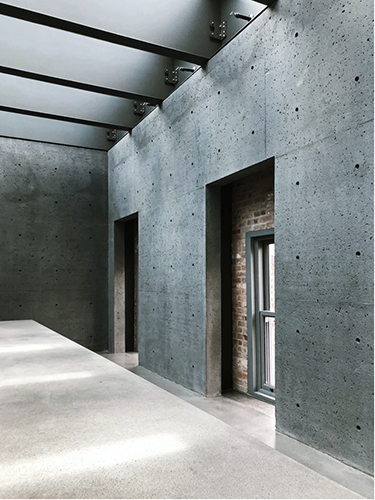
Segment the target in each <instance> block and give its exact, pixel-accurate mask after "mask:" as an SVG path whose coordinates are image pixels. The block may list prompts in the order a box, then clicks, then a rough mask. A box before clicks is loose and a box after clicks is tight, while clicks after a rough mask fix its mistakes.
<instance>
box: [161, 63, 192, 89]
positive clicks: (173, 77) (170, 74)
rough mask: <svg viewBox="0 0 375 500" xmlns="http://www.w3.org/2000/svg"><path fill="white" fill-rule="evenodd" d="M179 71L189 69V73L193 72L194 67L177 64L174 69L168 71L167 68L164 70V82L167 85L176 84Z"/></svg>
mask: <svg viewBox="0 0 375 500" xmlns="http://www.w3.org/2000/svg"><path fill="white" fill-rule="evenodd" d="M179 71H189V72H190V73H194V71H195V67H193V68H185V67H184V66H177V68H176V69H174V70H172V71H169V69H166V70H165V83H168V84H169V85H176V83H178V79H179Z"/></svg>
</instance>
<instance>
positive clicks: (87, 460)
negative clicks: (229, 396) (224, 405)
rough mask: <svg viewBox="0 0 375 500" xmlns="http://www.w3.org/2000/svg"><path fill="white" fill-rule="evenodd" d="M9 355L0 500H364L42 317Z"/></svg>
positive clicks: (3, 385)
mask: <svg viewBox="0 0 375 500" xmlns="http://www.w3.org/2000/svg"><path fill="white" fill-rule="evenodd" d="M0 357H1V382H0V391H1V400H2V404H1V408H0V415H1V418H0V423H1V431H2V446H1V448H0V461H1V464H2V467H1V481H0V496H1V498H301V497H302V498H361V497H360V496H359V495H357V494H355V493H354V492H353V491H350V490H348V489H346V488H344V487H342V486H340V485H339V484H337V483H335V482H333V481H331V480H329V479H327V478H325V477H323V476H321V475H320V474H318V473H316V472H314V471H312V470H310V469H308V468H307V467H305V466H303V465H301V464H299V463H297V462H296V461H294V460H292V459H290V458H288V457H286V456H285V455H282V454H281V453H279V452H278V451H275V450H273V449H271V448H269V447H267V446H266V445H264V444H263V443H260V442H259V441H257V440H256V439H253V438H252V437H250V436H247V435H244V434H242V433H241V432H239V431H238V430H236V429H234V428H232V427H231V426H229V425H227V424H225V423H224V422H221V421H219V420H218V419H216V418H214V417H213V416H211V415H208V414H207V413H205V412H203V411H201V410H199V409H197V408H195V407H194V406H192V405H190V404H188V403H187V402H185V401H182V400H181V399H179V398H178V397H176V396H174V395H172V394H170V393H168V392H166V391H164V390H163V389H161V388H159V387H156V386H155V385H154V384H151V383H150V382H148V381H146V380H143V379H142V378H140V377H137V376H136V375H134V374H133V373H131V372H129V371H127V370H124V369H123V368H121V367H119V366H117V365H115V364H114V363H111V362H110V361H108V360H106V359H103V358H102V357H101V356H99V355H97V354H95V353H92V352H90V351H89V350H87V349H85V348H83V347H82V346H80V345H78V344H76V343H74V342H71V341H70V340H68V339H66V338H65V337H63V336H61V335H58V334H57V333H55V332H53V331H51V330H49V329H47V328H46V327H44V326H42V325H39V324H38V323H36V322H34V321H12V322H1V323H0ZM270 477H272V480H270Z"/></svg>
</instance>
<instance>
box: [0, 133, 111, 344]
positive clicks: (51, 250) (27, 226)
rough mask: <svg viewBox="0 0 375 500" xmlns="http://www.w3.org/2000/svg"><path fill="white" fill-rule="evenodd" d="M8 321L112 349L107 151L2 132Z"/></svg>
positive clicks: (0, 312) (2, 298)
mask: <svg viewBox="0 0 375 500" xmlns="http://www.w3.org/2000/svg"><path fill="white" fill-rule="evenodd" d="M0 179H1V182H0V199H1V213H0V227H1V231H0V248H1V266H0V304H1V307H0V320H11V319H30V318H32V319H35V320H37V321H39V322H41V323H43V324H45V325H46V326H48V327H50V328H54V329H55V330H58V331H59V332H61V333H62V334H63V335H66V336H67V337H69V338H71V339H73V340H75V341H77V342H79V343H81V344H83V345H85V346H86V347H89V348H91V349H94V350H103V349H106V348H107V321H108V320H107V318H108V313H107V307H106V302H107V286H108V285H107V254H108V250H107V238H108V235H107V158H106V153H104V152H99V151H92V150H85V149H80V148H74V147H66V146H56V145H51V144H40V143H35V142H28V141H20V140H14V139H6V138H0Z"/></svg>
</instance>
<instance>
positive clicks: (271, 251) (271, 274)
mask: <svg viewBox="0 0 375 500" xmlns="http://www.w3.org/2000/svg"><path fill="white" fill-rule="evenodd" d="M268 281H269V282H268V290H269V302H268V303H269V308H270V309H269V310H270V311H272V312H275V244H274V243H270V244H269V245H268Z"/></svg>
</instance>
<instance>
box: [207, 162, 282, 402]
mask: <svg viewBox="0 0 375 500" xmlns="http://www.w3.org/2000/svg"><path fill="white" fill-rule="evenodd" d="M273 230H274V159H273V158H271V159H269V160H267V161H265V162H261V163H260V164H257V165H254V166H253V167H250V168H247V169H245V170H243V171H241V172H238V173H236V174H234V175H231V176H228V177H227V178H224V179H221V180H220V181H218V182H215V183H213V184H211V185H209V186H207V290H208V295H207V311H208V315H207V324H206V328H207V330H206V332H207V345H208V346H209V347H211V346H213V347H212V349H210V351H208V355H207V368H208V370H207V374H208V376H209V377H210V378H209V380H208V382H209V383H210V385H208V389H207V395H214V394H218V393H222V394H223V393H226V392H229V391H236V392H237V393H243V394H248V395H251V396H254V397H256V398H258V399H262V400H264V401H267V402H271V403H273V402H274V399H275V307H274V298H275V288H274V253H275V245H274V242H273V240H272V242H271V239H272V238H273ZM252 234H253V235H258V239H259V238H260V239H259V241H258V240H256V238H255V239H254V238H250V235H252ZM262 238H263V239H262ZM254 245H255V246H254ZM255 247H256V250H255ZM218 248H220V252H217V249H218ZM260 251H261V252H262V253H261V254H259V252H260ZM215 252H216V254H215ZM254 252H257V255H256V257H254V255H255V253H254ZM217 254H219V257H217ZM254 263H255V264H254ZM271 263H272V266H271ZM254 265H256V266H257V268H255V267H254ZM218 269H220V272H218ZM270 294H271V295H270ZM218 332H220V334H221V335H220V338H218ZM218 344H219V346H220V351H219V346H218Z"/></svg>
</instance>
